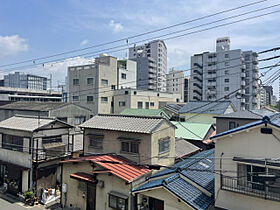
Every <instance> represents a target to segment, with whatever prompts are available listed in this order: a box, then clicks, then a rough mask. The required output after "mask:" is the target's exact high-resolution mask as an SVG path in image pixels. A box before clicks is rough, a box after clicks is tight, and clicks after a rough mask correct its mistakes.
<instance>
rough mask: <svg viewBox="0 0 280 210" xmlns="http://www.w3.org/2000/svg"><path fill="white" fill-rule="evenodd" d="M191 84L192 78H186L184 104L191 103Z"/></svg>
mask: <svg viewBox="0 0 280 210" xmlns="http://www.w3.org/2000/svg"><path fill="white" fill-rule="evenodd" d="M189 83H190V78H189V77H185V79H184V102H188V101H189V94H190V90H189V88H190V87H189Z"/></svg>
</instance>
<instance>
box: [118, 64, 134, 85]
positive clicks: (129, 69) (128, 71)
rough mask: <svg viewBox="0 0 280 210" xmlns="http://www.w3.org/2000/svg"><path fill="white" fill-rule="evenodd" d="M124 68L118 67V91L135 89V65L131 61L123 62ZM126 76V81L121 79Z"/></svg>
mask: <svg viewBox="0 0 280 210" xmlns="http://www.w3.org/2000/svg"><path fill="white" fill-rule="evenodd" d="M125 62H126V68H122V67H121V66H120V67H118V89H123V88H133V89H136V80H137V79H136V75H137V72H136V71H137V63H136V62H135V61H132V60H125ZM122 74H125V75H126V79H123V78H122Z"/></svg>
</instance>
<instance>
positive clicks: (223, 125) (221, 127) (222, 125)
mask: <svg viewBox="0 0 280 210" xmlns="http://www.w3.org/2000/svg"><path fill="white" fill-rule="evenodd" d="M254 121H257V120H250V119H237V118H231V119H228V118H216V122H217V124H216V126H217V131H216V132H217V134H218V133H222V132H224V131H227V130H230V129H229V123H230V122H235V124H236V126H237V127H239V126H242V125H245V124H248V123H251V122H254Z"/></svg>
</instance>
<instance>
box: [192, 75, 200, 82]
mask: <svg viewBox="0 0 280 210" xmlns="http://www.w3.org/2000/svg"><path fill="white" fill-rule="evenodd" d="M193 79H194V80H197V81H199V82H202V79H201V78H199V77H197V76H194V77H193Z"/></svg>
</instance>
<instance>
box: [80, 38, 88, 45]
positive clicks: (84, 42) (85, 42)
mask: <svg viewBox="0 0 280 210" xmlns="http://www.w3.org/2000/svg"><path fill="white" fill-rule="evenodd" d="M87 43H88V40H87V39H85V40H83V41H82V42H81V44H80V45H81V46H84V45H86V44H87Z"/></svg>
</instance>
